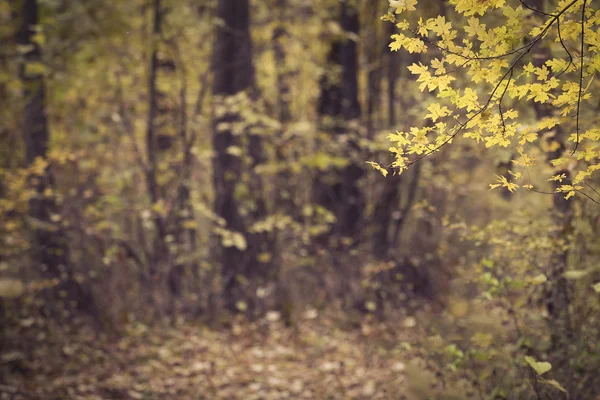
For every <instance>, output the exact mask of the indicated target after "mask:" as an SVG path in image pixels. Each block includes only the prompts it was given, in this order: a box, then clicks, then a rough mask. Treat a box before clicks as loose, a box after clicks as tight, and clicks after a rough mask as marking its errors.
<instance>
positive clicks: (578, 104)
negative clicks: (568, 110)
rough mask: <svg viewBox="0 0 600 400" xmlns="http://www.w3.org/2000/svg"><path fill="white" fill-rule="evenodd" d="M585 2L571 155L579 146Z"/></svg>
mask: <svg viewBox="0 0 600 400" xmlns="http://www.w3.org/2000/svg"><path fill="white" fill-rule="evenodd" d="M586 4H587V0H583V5H582V6H581V48H580V56H579V57H580V60H579V94H578V96H577V115H576V121H575V128H576V135H577V137H576V141H575V148H574V149H573V151H572V152H571V155H573V154H575V152H576V151H577V148H578V147H579V116H580V112H579V111H580V108H581V96H582V94H583V55H584V45H585V43H584V39H585V36H584V35H585V5H586Z"/></svg>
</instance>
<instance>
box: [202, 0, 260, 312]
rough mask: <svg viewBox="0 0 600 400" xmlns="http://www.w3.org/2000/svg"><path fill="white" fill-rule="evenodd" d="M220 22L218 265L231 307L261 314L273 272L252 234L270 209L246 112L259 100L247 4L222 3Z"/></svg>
mask: <svg viewBox="0 0 600 400" xmlns="http://www.w3.org/2000/svg"><path fill="white" fill-rule="evenodd" d="M216 17H217V18H219V19H221V20H222V21H223V23H222V24H219V25H218V26H217V28H216V35H215V41H214V48H213V60H212V70H213V85H212V94H213V96H214V101H215V115H214V121H213V135H212V143H213V148H214V151H215V156H214V159H213V185H214V192H215V196H214V211H215V214H216V215H217V216H218V217H219V218H221V219H222V222H223V226H221V227H217V229H216V232H217V234H218V236H219V237H217V244H216V246H215V261H216V263H217V265H218V267H219V268H220V269H221V274H222V285H223V295H224V297H225V302H226V306H227V308H228V309H229V310H230V311H232V312H238V311H244V310H246V309H247V310H248V312H251V311H255V310H256V309H257V307H256V301H255V300H256V290H257V288H258V287H259V286H260V285H262V284H264V283H265V282H266V280H267V279H268V278H269V276H270V275H271V274H272V271H271V270H270V268H269V263H268V262H267V263H264V262H261V260H259V254H261V253H262V252H264V251H265V250H266V251H268V249H266V248H265V246H267V245H268V243H267V241H266V240H265V237H264V235H263V234H261V233H256V232H251V231H250V229H249V226H250V225H251V223H252V222H255V221H258V220H260V219H261V218H264V216H265V213H266V210H265V203H264V200H263V199H262V186H261V183H260V177H257V176H256V175H254V174H253V171H254V170H255V168H256V166H257V165H258V164H260V163H261V162H262V161H263V160H262V158H263V149H262V147H263V144H262V140H261V138H260V137H259V136H258V135H255V134H252V133H251V132H250V129H249V125H248V124H247V121H245V118H244V115H243V110H244V109H246V111H247V110H248V109H251V105H252V102H253V100H254V98H255V95H256V93H255V92H254V85H255V82H254V66H253V65H252V39H251V36H250V30H249V29H250V7H249V3H248V0H219V3H218V6H217V12H216ZM244 147H245V148H247V149H248V155H249V158H250V160H249V165H245V163H244V158H243V157H242V155H241V154H239V153H237V152H236V149H242V148H244ZM248 170H249V171H251V172H250V174H248V173H246V171H248ZM249 175H252V176H249ZM244 186H245V190H246V191H249V193H252V195H253V196H254V198H253V204H251V205H250V207H251V209H250V210H248V209H243V207H242V199H241V198H240V195H239V193H240V189H241V188H242V187H244ZM249 187H251V188H252V189H253V190H249V189H248V188H249ZM243 200H244V201H248V199H243Z"/></svg>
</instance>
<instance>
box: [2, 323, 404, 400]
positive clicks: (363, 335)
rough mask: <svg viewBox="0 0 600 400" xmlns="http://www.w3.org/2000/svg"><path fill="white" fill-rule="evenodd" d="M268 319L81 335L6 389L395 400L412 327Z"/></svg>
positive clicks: (34, 394) (90, 398) (94, 395)
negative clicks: (220, 326)
mask: <svg viewBox="0 0 600 400" xmlns="http://www.w3.org/2000/svg"><path fill="white" fill-rule="evenodd" d="M272 317H273V318H270V319H268V318H267V319H264V320H262V321H261V322H259V323H254V324H248V323H245V324H244V323H240V324H235V323H234V324H233V325H232V326H231V327H230V328H228V329H221V330H211V329H208V328H206V327H202V326H200V325H199V324H193V323H182V324H179V325H178V326H176V327H170V326H169V327H168V326H163V327H153V328H149V327H147V326H144V325H141V324H137V325H135V324H134V325H131V326H130V327H129V328H128V329H127V332H126V333H125V334H123V335H120V336H119V337H118V338H113V339H112V340H111V339H109V338H100V337H98V336H97V335H92V334H89V333H88V334H87V335H86V334H80V336H79V337H70V338H69V340H68V341H65V343H66V344H64V345H63V346H62V348H61V349H60V351H58V352H57V353H56V354H54V355H53V356H51V357H50V358H49V357H48V356H49V354H46V356H45V357H42V358H38V361H36V360H31V362H29V363H28V364H29V366H28V368H29V369H30V370H29V372H28V374H26V377H17V376H16V375H14V376H9V380H8V381H7V382H8V386H5V389H7V390H8V389H12V390H13V396H10V397H8V398H10V399H13V398H18V396H17V395H16V393H22V394H23V398H35V399H38V398H39V399H44V400H51V399H73V400H83V399H86V400H99V399H114V400H121V399H123V400H126V399H146V400H154V399H178V400H185V399H194V400H198V399H244V400H251V399H390V398H404V396H403V395H402V390H403V389H402V388H403V386H404V381H405V375H404V370H405V364H404V361H403V359H402V355H403V354H402V353H403V351H402V343H403V339H402V337H401V336H403V335H407V334H409V335H410V332H411V331H413V333H412V335H413V336H414V334H415V333H414V329H412V328H411V327H413V326H414V320H411V319H407V320H406V321H405V322H404V328H402V326H398V327H397V328H398V329H391V328H390V327H389V326H387V325H384V324H380V323H378V322H375V321H373V320H369V319H364V318H363V319H361V321H360V322H357V323H356V324H354V327H353V328H351V329H350V328H349V329H344V330H342V329H340V328H339V325H337V326H338V327H335V326H336V325H334V324H333V323H331V324H328V323H327V322H324V321H322V320H321V318H318V319H308V320H306V321H305V322H303V323H302V324H301V325H299V326H297V327H295V328H285V327H284V326H283V324H281V323H280V322H279V321H278V320H277V318H276V317H277V316H276V315H273V316H272ZM400 325H401V324H400ZM19 376H20V375H19ZM0 386H1V385H0ZM0 398H2V396H0Z"/></svg>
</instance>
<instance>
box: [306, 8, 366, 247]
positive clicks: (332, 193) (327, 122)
mask: <svg viewBox="0 0 600 400" xmlns="http://www.w3.org/2000/svg"><path fill="white" fill-rule="evenodd" d="M339 21H340V25H341V28H342V30H343V31H344V32H345V33H346V36H349V37H344V38H341V39H338V40H336V41H335V42H334V43H333V45H332V47H331V50H330V52H329V56H328V61H329V64H330V65H331V67H332V68H336V67H337V68H339V69H341V71H342V73H341V80H340V81H339V82H335V81H331V80H330V79H329V77H328V76H327V75H324V76H323V77H322V78H321V83H320V85H321V95H320V98H319V103H318V109H317V110H318V113H319V115H320V117H321V124H322V125H323V127H324V128H325V129H327V130H328V131H329V132H330V133H331V134H332V135H334V136H342V135H348V136H349V138H348V142H347V143H345V144H343V146H344V148H343V156H344V157H346V158H348V161H349V164H348V166H346V167H344V168H341V169H337V168H336V169H335V170H334V171H332V174H331V175H332V176H331V177H330V178H331V181H332V183H326V182H325V181H324V179H322V178H321V177H319V178H317V181H316V183H315V188H314V194H315V200H316V202H317V203H318V204H321V205H323V206H324V207H326V208H328V209H329V210H331V211H332V212H333V213H334V214H335V216H336V223H335V225H334V227H333V231H332V232H331V234H333V236H334V237H342V236H343V237H350V238H352V239H353V240H354V241H356V240H357V239H358V232H359V226H360V220H361V218H362V214H363V210H364V203H365V200H364V195H363V193H362V191H361V188H360V187H359V181H360V179H361V178H362V176H363V174H364V169H363V168H361V167H360V166H359V165H358V163H357V162H356V160H354V157H353V155H354V154H353V153H355V152H356V151H357V150H358V145H357V143H356V140H355V138H353V137H352V136H357V135H358V132H357V131H356V129H353V128H351V127H350V122H351V121H353V122H356V123H358V120H359V118H360V115H361V110H360V104H359V101H358V69H359V67H358V44H357V42H356V38H358V34H359V28H360V26H359V18H358V12H357V10H356V9H355V8H354V7H352V6H351V5H349V4H348V2H347V1H343V2H341V5H340V14H339Z"/></svg>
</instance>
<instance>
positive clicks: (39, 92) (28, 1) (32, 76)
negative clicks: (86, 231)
mask: <svg viewBox="0 0 600 400" xmlns="http://www.w3.org/2000/svg"><path fill="white" fill-rule="evenodd" d="M20 18H21V24H20V29H19V32H18V34H17V42H18V44H19V45H21V46H23V47H24V48H28V49H29V50H28V51H27V53H25V54H24V59H25V60H24V63H23V65H22V66H21V72H20V76H21V80H22V82H23V88H24V89H23V95H24V101H25V106H24V111H23V139H24V141H25V159H26V163H27V165H29V166H31V165H33V164H35V163H37V162H40V161H41V162H43V160H45V158H46V156H47V153H48V143H49V139H50V132H49V127H48V119H47V117H46V91H45V85H44V76H43V74H41V73H40V72H37V71H32V70H30V68H28V65H31V64H32V63H41V62H42V52H41V49H40V47H39V45H38V44H37V43H36V42H34V41H33V35H34V33H35V26H36V25H37V24H38V23H39V5H38V2H37V1H36V0H24V1H23V2H22V6H21V15H20ZM31 183H32V185H33V186H34V188H35V195H34V196H33V198H32V199H31V200H30V203H29V206H30V209H29V216H30V217H31V219H32V221H33V223H32V229H33V240H32V248H31V255H32V259H33V261H34V262H35V263H36V264H37V265H38V266H39V268H40V271H41V272H42V274H43V275H44V276H46V277H48V278H52V279H54V278H58V279H60V283H59V285H58V286H57V287H56V288H55V290H54V293H55V294H56V295H57V296H55V297H59V298H60V297H62V298H63V299H64V300H66V301H67V302H68V303H72V302H75V303H77V304H78V307H79V309H82V310H86V311H92V309H93V302H92V298H91V296H90V295H89V294H87V293H85V292H84V291H83V289H82V287H81V286H80V285H79V284H78V283H77V282H76V281H75V280H74V279H73V273H72V269H71V266H70V265H69V255H68V247H67V244H66V242H65V238H64V233H63V232H61V229H60V227H59V226H58V224H56V223H54V222H53V215H55V214H57V213H58V206H57V203H56V199H55V194H54V193H53V190H54V181H53V178H52V173H51V170H50V167H49V166H46V167H45V168H44V169H43V170H42V172H41V173H39V174H36V175H35V176H32V177H31ZM61 293H63V294H65V295H66V296H63V295H59V294H61Z"/></svg>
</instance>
